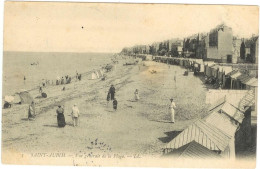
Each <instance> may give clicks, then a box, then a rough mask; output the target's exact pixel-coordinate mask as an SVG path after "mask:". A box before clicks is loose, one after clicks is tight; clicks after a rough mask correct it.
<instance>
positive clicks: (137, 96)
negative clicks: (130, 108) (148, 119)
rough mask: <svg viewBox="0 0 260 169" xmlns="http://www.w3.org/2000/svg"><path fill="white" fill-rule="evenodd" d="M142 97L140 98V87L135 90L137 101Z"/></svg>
mask: <svg viewBox="0 0 260 169" xmlns="http://www.w3.org/2000/svg"><path fill="white" fill-rule="evenodd" d="M139 99H140V98H139V92H138V89H136V90H135V101H138V100H139Z"/></svg>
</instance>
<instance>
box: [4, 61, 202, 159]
mask: <svg viewBox="0 0 260 169" xmlns="http://www.w3.org/2000/svg"><path fill="white" fill-rule="evenodd" d="M124 63H125V60H120V61H119V63H118V64H117V65H116V68H115V69H114V70H113V71H111V72H109V73H107V79H106V80H105V81H101V80H100V79H97V80H89V79H88V78H84V77H83V79H82V81H78V82H73V83H71V84H68V85H65V86H66V90H65V91H62V90H61V89H62V88H63V86H61V85H60V86H50V87H47V88H45V89H44V91H45V92H46V93H47V94H48V98H45V99H43V98H40V99H37V98H36V99H35V102H36V111H37V116H36V119H35V120H33V121H28V120H27V112H28V105H15V106H14V107H12V108H11V109H3V115H2V117H3V118H2V145H3V146H2V151H3V152H8V151H16V152H21V153H25V154H26V153H36V152H65V153H78V152H84V153H87V154H89V153H95V152H108V153H119V154H120V153H121V154H140V155H141V156H154V157H157V156H161V155H162V147H164V146H165V145H166V144H167V143H168V142H169V141H170V140H171V139H172V138H173V137H174V136H175V135H176V134H178V133H179V131H181V130H183V129H184V128H185V127H186V126H188V125H189V124H191V123H192V122H193V121H195V120H196V119H198V118H199V117H200V115H201V114H203V113H205V112H206V110H207V105H206V104H205V97H206V96H205V95H206V91H207V89H206V87H205V86H204V85H203V82H202V81H201V80H200V78H198V77H196V76H194V75H193V74H189V76H183V73H184V71H185V69H184V68H181V67H180V66H175V65H171V66H170V67H169V66H168V65H166V64H162V63H157V62H152V61H145V62H142V63H141V64H139V65H129V66H123V64H124ZM139 68H140V70H139ZM152 70H155V71H156V73H151V71H152ZM175 72H176V86H175V81H174V74H175ZM111 84H113V85H114V86H115V88H116V95H115V96H116V98H117V100H118V110H117V111H114V110H113V108H112V102H111V101H110V102H109V104H108V106H107V101H106V96H107V92H108V90H109V87H110V85H111ZM135 89H138V90H139V95H140V100H139V101H138V102H136V101H134V92H135ZM30 93H31V95H32V96H33V97H34V98H35V97H37V96H38V95H39V93H38V91H36V90H35V91H32V92H30ZM172 97H173V98H174V102H175V103H176V106H177V108H176V115H175V120H176V123H175V124H173V123H169V121H170V114H169V111H168V105H169V104H170V100H169V99H170V98H172ZM74 103H76V104H77V105H78V107H79V110H80V124H79V126H78V127H73V125H72V119H71V116H70V114H71V107H72V106H73V104H74ZM58 104H61V105H64V109H65V113H64V115H65V119H66V122H67V125H66V126H65V128H58V127H57V118H56V109H57V105H58ZM96 144H97V145H96ZM3 156H4V153H3Z"/></svg>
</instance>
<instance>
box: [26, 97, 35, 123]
mask: <svg viewBox="0 0 260 169" xmlns="http://www.w3.org/2000/svg"><path fill="white" fill-rule="evenodd" d="M35 115H36V113H35V104H34V101H32V103H31V104H30V105H29V109H28V120H33V119H34V118H35Z"/></svg>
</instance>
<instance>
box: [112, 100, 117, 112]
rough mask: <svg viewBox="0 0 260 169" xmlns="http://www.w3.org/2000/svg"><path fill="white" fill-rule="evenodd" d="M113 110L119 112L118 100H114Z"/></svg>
mask: <svg viewBox="0 0 260 169" xmlns="http://www.w3.org/2000/svg"><path fill="white" fill-rule="evenodd" d="M113 109H114V110H115V111H116V110H117V100H116V98H114V100H113Z"/></svg>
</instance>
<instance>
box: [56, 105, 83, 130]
mask: <svg viewBox="0 0 260 169" xmlns="http://www.w3.org/2000/svg"><path fill="white" fill-rule="evenodd" d="M56 113H57V122H58V127H65V126H66V121H65V116H64V108H63V107H62V106H61V105H59V106H58V108H57V110H56ZM71 117H72V121H73V126H74V127H76V126H79V108H78V107H77V105H76V104H74V105H73V107H72V111H71Z"/></svg>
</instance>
